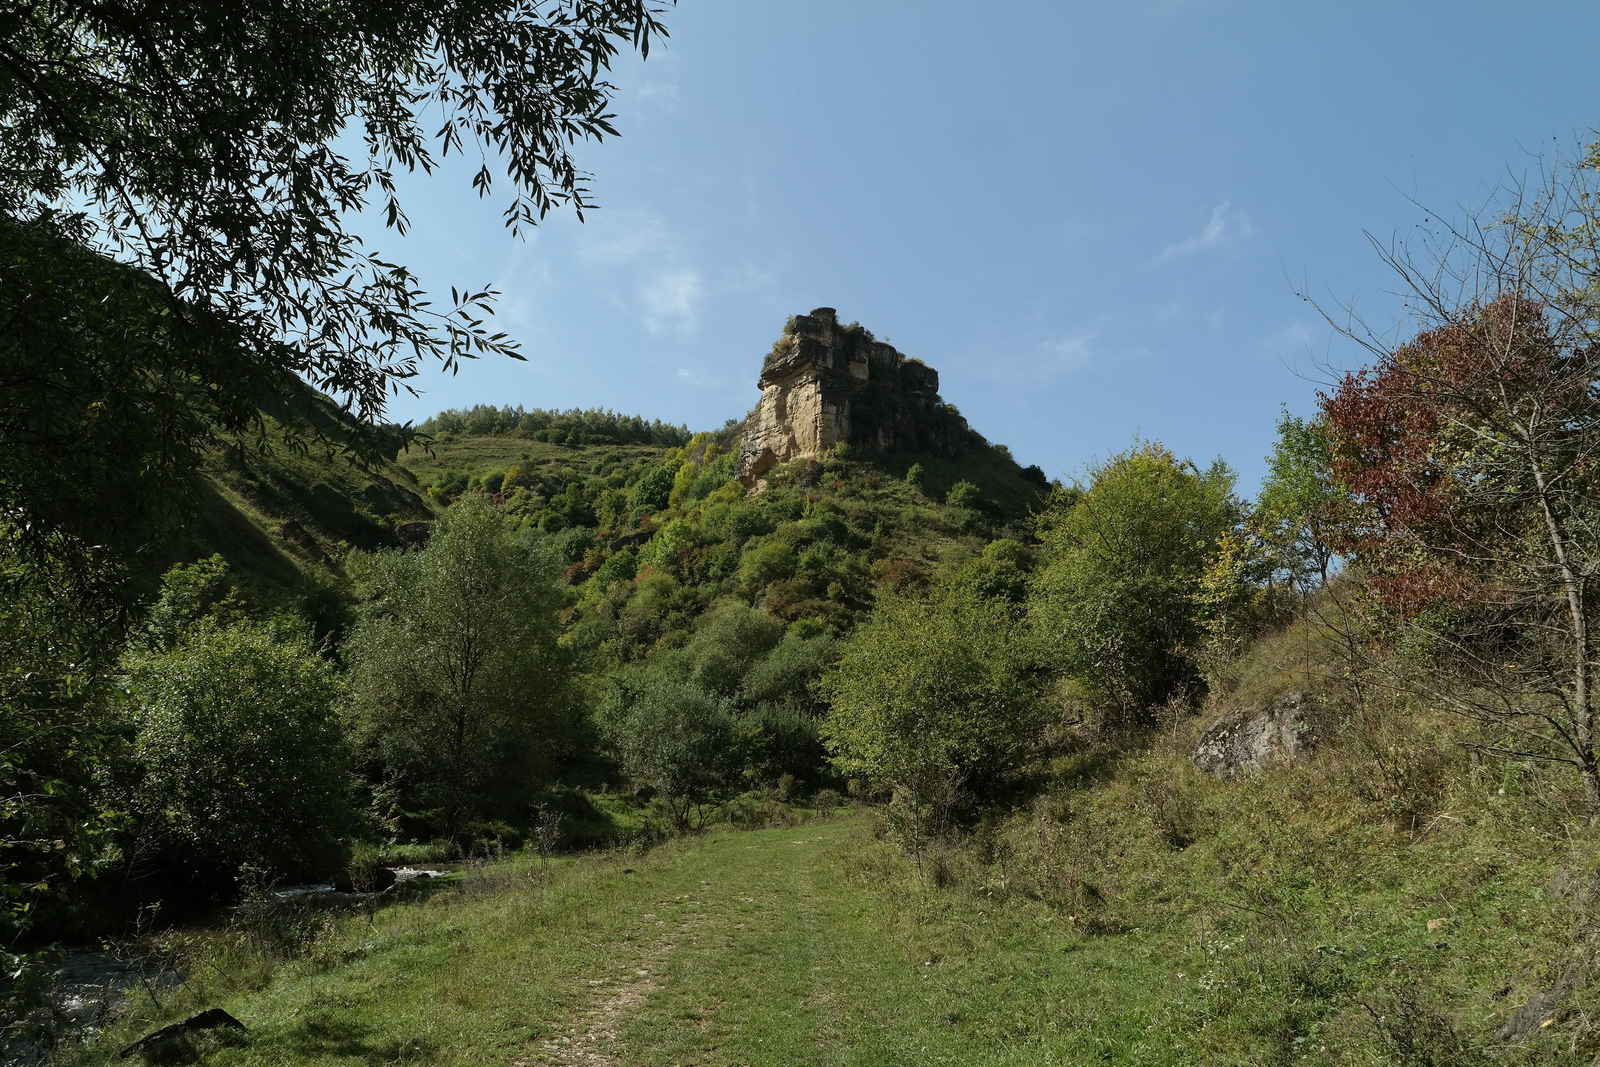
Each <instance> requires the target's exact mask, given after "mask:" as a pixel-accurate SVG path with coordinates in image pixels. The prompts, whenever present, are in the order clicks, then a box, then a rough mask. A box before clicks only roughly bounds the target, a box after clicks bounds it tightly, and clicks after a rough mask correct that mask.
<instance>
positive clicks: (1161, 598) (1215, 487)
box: [1030, 442, 1241, 725]
mask: <svg viewBox="0 0 1600 1067" xmlns="http://www.w3.org/2000/svg"><path fill="white" fill-rule="evenodd" d="M1233 485H1234V475H1233V472H1232V471H1231V470H1229V469H1228V467H1227V465H1226V464H1224V463H1223V462H1222V461H1220V460H1218V461H1217V462H1216V463H1214V464H1212V466H1211V467H1210V468H1209V469H1208V470H1205V471H1200V470H1198V469H1196V468H1195V466H1194V464H1192V463H1190V462H1188V461H1186V460H1179V459H1178V458H1177V457H1176V456H1174V455H1173V454H1172V452H1171V451H1169V450H1168V449H1167V448H1166V447H1164V446H1162V445H1160V444H1156V443H1153V442H1151V443H1145V444H1141V445H1139V446H1137V447H1135V448H1132V449H1130V450H1128V451H1126V452H1123V453H1121V454H1119V455H1116V456H1113V457H1112V458H1111V459H1109V460H1107V461H1106V462H1105V463H1103V464H1101V465H1100V466H1098V467H1096V468H1095V469H1094V470H1093V472H1092V476H1091V479H1090V484H1089V487H1088V489H1087V490H1085V491H1084V492H1083V493H1082V495H1081V496H1073V495H1071V494H1066V493H1057V494H1053V495H1052V497H1051V500H1050V502H1049V503H1048V504H1047V505H1046V507H1045V509H1044V510H1043V512H1041V514H1040V516H1039V518H1038V520H1037V530H1038V534H1039V538H1040V540H1041V541H1042V542H1043V546H1044V554H1045V561H1044V564H1043V566H1042V567H1041V568H1040V569H1039V571H1038V572H1037V574H1036V576H1035V579H1034V587H1033V595H1032V597H1031V598H1030V606H1031V613H1032V615H1033V617H1034V620H1035V622H1036V623H1037V625H1038V627H1039V632H1040V634H1041V636H1042V638H1043V639H1044V641H1045V642H1046V644H1047V646H1048V647H1049V648H1050V649H1051V650H1052V651H1053V654H1054V655H1055V656H1056V657H1057V660H1058V662H1059V663H1060V664H1061V665H1062V666H1063V667H1064V668H1065V669H1066V670H1067V671H1068V672H1069V673H1070V674H1072V675H1074V676H1075V677H1077V678H1078V679H1080V680H1081V681H1083V682H1084V683H1085V684H1086V685H1087V686H1088V687H1089V689H1090V691H1091V692H1092V694H1093V696H1094V698H1095V699H1096V700H1097V701H1099V702H1100V703H1101V704H1102V706H1103V707H1105V709H1106V710H1107V711H1109V712H1110V713H1111V714H1112V715H1113V716H1114V718H1115V719H1116V720H1117V721H1118V722H1119V723H1120V724H1122V725H1130V724H1134V723H1137V722H1140V721H1143V720H1145V719H1147V716H1148V713H1149V710H1150V709H1151V708H1153V707H1154V706H1156V705H1158V704H1160V703H1161V702H1162V701H1164V700H1166V699H1167V698H1168V697H1169V696H1171V695H1172V694H1173V693H1174V692H1176V691H1177V690H1179V689H1180V688H1181V687H1183V686H1184V685H1186V684H1188V683H1190V682H1192V681H1193V680H1195V677H1196V672H1195V664H1194V662H1193V658H1192V655H1191V652H1192V650H1193V649H1194V648H1195V647H1196V645H1197V643H1198V641H1199V639H1200V636H1201V633H1200V623H1201V612H1200V609H1199V607H1198V605H1197V602H1196V599H1195V597H1196V594H1197V592H1198V590H1199V583H1200V579H1201V576H1202V575H1203V574H1204V573H1205V569H1206V566H1207V564H1208V563H1209V561H1210V560H1211V558H1212V556H1213V555H1214V553H1215V552H1216V549H1217V544H1218V541H1219V539H1220V538H1221V537H1222V536H1223V534H1225V533H1226V532H1227V531H1229V530H1231V529H1233V528H1234V526H1235V525H1236V524H1237V523H1238V521H1239V518H1240V512H1241V508H1240V505H1239V503H1238V501H1237V500H1235V498H1234V495H1233Z"/></svg>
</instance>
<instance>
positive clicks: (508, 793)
mask: <svg viewBox="0 0 1600 1067" xmlns="http://www.w3.org/2000/svg"><path fill="white" fill-rule="evenodd" d="M355 569H356V579H357V585H358V588H359V589H360V591H361V592H362V594H363V595H364V597H365V598H366V599H365V602H364V603H363V604H362V605H361V607H360V618H359V621H358V623H357V624H356V627H355V629H354V631H353V632H352V634H351V635H350V639H349V641H348V643H347V645H346V649H345V655H346V657H347V659H348V661H349V664H350V682H351V701H350V718H351V726H352V731H353V734H354V736H355V738H356V740H357V743H358V745H359V746H360V749H361V750H362V751H364V752H366V753H369V754H371V755H373V756H375V757H376V758H378V759H379V761H380V762H381V763H382V766H383V769H384V773H385V775H386V777H387V778H388V781H389V783H390V785H391V787H392V788H393V789H394V790H396V791H397V795H398V800H399V802H400V804H401V805H402V806H403V807H405V808H407V809H408V810H412V811H415V810H417V809H419V808H420V809H422V810H423V811H424V812H430V813H432V814H431V816H430V818H432V819H435V820H437V824H438V825H439V826H442V828H443V829H444V830H445V831H446V832H448V833H450V834H454V835H459V834H460V833H461V832H462V831H463V830H464V829H465V827H466V824H467V822H468V821H469V820H470V819H471V818H472V817H474V816H476V815H480V814H483V813H486V812H487V811H489V810H490V809H491V808H492V807H494V805H495V803H496V801H497V800H498V801H499V802H500V803H501V804H502V805H504V804H507V803H510V802H513V801H514V800H515V798H516V797H517V796H520V795H525V793H526V792H528V791H531V790H532V789H533V787H534V783H533V780H534V779H535V778H536V777H537V775H538V773H539V772H540V770H541V769H543V768H547V767H548V765H549V763H550V761H551V760H553V759H555V758H557V757H559V756H560V755H561V754H563V752H564V751H565V748H566V746H567V745H568V744H569V743H570V741H571V739H572V728H571V726H570V724H569V722H568V707H569V699H568V695H567V689H566V683H567V665H566V660H565V657H564V655H563V654H562V652H561V650H560V649H559V648H558V647H557V645H556V636H557V625H556V609H557V608H558V607H559V605H560V594H559V592H558V590H557V588H556V584H555V583H556V564H555V563H554V561H553V560H550V559H548V558H545V557H544V555H543V554H541V553H540V552H538V551H537V550H536V549H534V548H533V547H530V546H529V545H528V544H527V543H526V542H524V541H522V540H519V539H518V538H517V537H516V536H515V535H514V534H513V532H512V530H511V527H510V524H509V522H508V520H507V519H506V517H505V516H504V514H503V513H502V512H501V511H500V510H499V509H498V508H497V507H495V506H494V505H493V504H492V503H490V502H489V500H488V499H487V498H485V497H484V496H483V495H482V494H476V493H469V494H467V495H465V496H463V497H462V498H461V500H459V501H457V502H456V504H455V505H453V506H452V507H451V508H450V509H449V510H448V511H446V512H445V514H444V515H443V516H441V517H440V519H439V520H438V522H437V523H435V525H434V530H433V535H432V537H431V538H430V539H429V541H428V543H427V545H426V546H425V547H424V548H422V549H421V550H419V551H415V552H406V551H401V550H392V551H385V552H378V553H375V554H373V555H371V556H367V557H364V558H361V559H360V560H358V562H357V563H356V565H355Z"/></svg>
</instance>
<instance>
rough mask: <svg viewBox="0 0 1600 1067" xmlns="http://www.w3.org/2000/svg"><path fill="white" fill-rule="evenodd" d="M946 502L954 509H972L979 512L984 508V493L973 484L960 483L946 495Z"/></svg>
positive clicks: (967, 482) (952, 487)
mask: <svg viewBox="0 0 1600 1067" xmlns="http://www.w3.org/2000/svg"><path fill="white" fill-rule="evenodd" d="M944 502H945V503H946V504H948V505H950V506H951V507H953V508H970V509H972V510H973V511H978V510H980V509H981V508H982V507H983V493H982V492H980V491H979V489H978V487H977V486H976V485H973V484H972V483H971V482H969V481H959V482H957V483H956V484H954V485H952V486H951V487H950V490H949V492H947V493H945V495H944Z"/></svg>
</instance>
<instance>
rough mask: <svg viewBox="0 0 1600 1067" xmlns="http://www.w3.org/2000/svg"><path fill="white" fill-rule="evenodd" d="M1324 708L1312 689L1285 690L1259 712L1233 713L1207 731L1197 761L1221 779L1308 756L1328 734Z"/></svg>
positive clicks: (1201, 766)
mask: <svg viewBox="0 0 1600 1067" xmlns="http://www.w3.org/2000/svg"><path fill="white" fill-rule="evenodd" d="M1320 713H1321V709H1320V708H1319V707H1318V705H1317V702H1316V701H1315V700H1314V699H1313V698H1312V697H1311V695H1310V694H1309V693H1306V692H1304V691H1302V690H1296V691H1294V692H1291V693H1285V694H1284V695H1283V696H1280V697H1278V698H1277V699H1276V700H1274V701H1272V702H1271V703H1270V704H1268V705H1267V706H1266V707H1264V708H1262V709H1260V710H1259V711H1247V712H1243V713H1240V714H1237V715H1232V716H1230V717H1229V718H1227V719H1224V720H1223V721H1222V722H1220V723H1218V724H1217V725H1216V726H1213V727H1212V728H1211V729H1210V730H1207V731H1206V734H1205V736H1204V737H1202V738H1201V739H1200V743H1199V744H1198V745H1196V746H1195V750H1194V764H1195V766H1196V767H1199V768H1200V769H1201V770H1202V771H1204V772H1206V773H1207V774H1210V775H1214V776H1216V777H1218V778H1237V777H1239V776H1241V775H1246V774H1253V773H1255V772H1257V771H1260V770H1262V769H1263V768H1265V767H1266V766H1268V765H1269V764H1272V763H1279V762H1283V763H1291V762H1294V761H1296V760H1299V759H1303V758H1304V757H1305V756H1307V755H1308V754H1310V752H1311V751H1312V750H1313V749H1315V748H1316V747H1317V744H1318V742H1319V741H1321V739H1322V732H1323V730H1322V725H1323V723H1322V716H1321V714H1320Z"/></svg>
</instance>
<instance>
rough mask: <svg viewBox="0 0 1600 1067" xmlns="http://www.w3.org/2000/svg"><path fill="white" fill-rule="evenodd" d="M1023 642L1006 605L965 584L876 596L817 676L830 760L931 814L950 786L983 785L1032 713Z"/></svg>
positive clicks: (1030, 735) (1036, 710) (1030, 723)
mask: <svg viewBox="0 0 1600 1067" xmlns="http://www.w3.org/2000/svg"><path fill="white" fill-rule="evenodd" d="M1032 650H1033V643H1032V641H1031V640H1030V636H1029V632H1028V630H1027V627H1026V626H1025V624H1024V623H1023V621H1022V620H1021V619H1020V618H1019V613H1018V612H1017V611H1016V610H1015V608H1014V607H1013V606H1012V605H1010V604H1008V603H1006V602H1005V601H1004V600H1001V599H998V598H993V597H987V596H983V595H982V594H980V593H978V592H976V591H975V590H974V589H973V588H972V587H971V586H969V585H965V584H959V583H958V584H955V585H952V586H949V587H947V588H945V589H943V590H941V591H940V593H939V594H938V595H937V596H935V597H932V598H928V599H920V598H913V597H904V596H887V597H884V598H883V599H881V600H880V601H879V602H878V605H877V607H876V608H875V609H874V610H873V612H872V615H871V616H870V617H869V618H868V619H867V621H866V622H864V623H863V624H862V625H861V626H860V627H858V628H857V629H856V631H855V632H854V633H853V634H851V635H850V637H849V638H848V639H846V640H845V641H844V642H843V643H842V646H841V647H840V649H839V658H838V661H837V662H836V663H835V664H834V665H833V666H832V668H831V669H829V670H828V672H827V673H826V674H824V675H823V676H822V679H821V681H820V682H819V683H818V684H819V689H820V692H821V693H822V695H823V696H824V697H825V698H826V700H827V701H828V704H829V706H830V711H829V714H828V716H827V718H826V719H825V720H824V721H823V723H822V737H823V740H824V742H825V743H826V744H827V746H828V750H829V752H830V753H831V754H832V757H833V761H834V763H835V765H836V766H837V767H838V769H839V771H840V772H841V773H843V774H845V775H859V776H862V777H864V778H866V779H868V780H870V781H872V782H873V783H875V784H877V785H879V786H886V787H890V788H893V789H895V790H897V791H899V792H901V793H903V794H904V795H905V796H906V797H907V799H908V802H909V804H910V806H911V809H912V810H913V811H917V812H921V811H923V810H924V809H930V810H931V811H932V813H933V814H934V816H935V817H938V816H940V815H943V814H946V813H948V809H949V808H950V806H951V805H952V804H953V803H955V801H956V799H957V795H958V791H959V790H962V789H965V790H971V791H976V792H978V793H982V792H985V791H986V790H987V789H988V788H990V787H992V786H993V785H995V784H996V783H997V782H999V781H1001V780H1003V779H1004V778H1005V777H1006V775H1007V774H1008V772H1009V771H1010V770H1011V769H1012V768H1013V767H1014V766H1015V765H1016V763H1017V762H1018V760H1019V759H1020V758H1021V757H1022V756H1023V755H1024V754H1025V753H1026V752H1027V751H1028V750H1029V748H1030V747H1031V745H1032V744H1033V743H1034V740H1035V736H1036V734H1037V731H1038V729H1039V727H1040V726H1041V725H1042V723H1043V714H1044V707H1043V704H1042V702H1041V701H1040V700H1039V699H1038V686H1037V683H1036V681H1035V678H1036V674H1037V671H1036V667H1037V660H1036V658H1035V656H1034V655H1033V651H1032Z"/></svg>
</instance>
